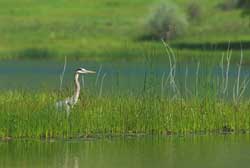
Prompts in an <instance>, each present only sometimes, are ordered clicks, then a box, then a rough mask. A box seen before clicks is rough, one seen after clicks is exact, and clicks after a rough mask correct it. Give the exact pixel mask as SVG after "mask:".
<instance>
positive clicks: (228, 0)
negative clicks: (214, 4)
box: [219, 0, 242, 10]
mask: <svg viewBox="0 0 250 168" xmlns="http://www.w3.org/2000/svg"><path fill="white" fill-rule="evenodd" d="M240 1H242V0H224V1H223V2H222V3H220V4H219V8H221V9H222V10H232V9H235V8H238V7H239V6H240V4H241V2H240Z"/></svg>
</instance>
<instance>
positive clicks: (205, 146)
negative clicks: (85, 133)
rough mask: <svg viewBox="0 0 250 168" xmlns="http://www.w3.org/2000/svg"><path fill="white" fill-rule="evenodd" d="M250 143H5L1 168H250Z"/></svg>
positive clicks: (174, 139)
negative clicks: (249, 167)
mask: <svg viewBox="0 0 250 168" xmlns="http://www.w3.org/2000/svg"><path fill="white" fill-rule="evenodd" d="M249 142H250V136H249V135H213V136H185V137H181V136H170V137H150V136H149V137H139V138H136V137H132V138H129V137H126V138H111V139H95V140H79V139H78V140H77V139H76V140H68V141H64V140H55V141H53V140H52V141H42V140H13V141H7V142H4V141H2V142H1V141H0V158H1V161H0V167H4V168H13V167H19V168H33V167H36V168H39V167H41V168H44V167H48V168H57V167H58V168H59V167H60V168H79V167H91V168H100V167H102V168H117V167H119V168H128V167H130V168H152V167H157V168H161V167H162V168H163V167H176V168H179V167H180V168H181V167H188V168H189V167H190V168H194V167H197V168H198V167H203V168H211V167H220V168H224V167H225V168H235V167H248V166H249V160H250V151H249V148H250V143H249Z"/></svg>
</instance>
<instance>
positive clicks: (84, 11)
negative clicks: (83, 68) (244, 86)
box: [0, 0, 250, 60]
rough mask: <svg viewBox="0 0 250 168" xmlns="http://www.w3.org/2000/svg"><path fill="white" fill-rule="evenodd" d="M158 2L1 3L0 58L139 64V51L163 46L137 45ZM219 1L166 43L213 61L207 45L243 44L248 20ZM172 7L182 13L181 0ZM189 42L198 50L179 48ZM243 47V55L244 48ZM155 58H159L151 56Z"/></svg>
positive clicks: (212, 2)
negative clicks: (177, 8)
mask: <svg viewBox="0 0 250 168" xmlns="http://www.w3.org/2000/svg"><path fill="white" fill-rule="evenodd" d="M159 1H160V0H153V1H152V0H136V1H135V0H128V1H119V2H118V1H114V0H94V1H88V0H82V1H79V0H74V1H64V0H55V1H48V0H45V1H39V2H37V1H34V0H25V1H17V0H11V1H9V0H2V1H1V2H0V11H1V12H0V22H1V25H0V37H1V38H0V59H12V58H15V59H16V58H18V59H20V58H28V59H30V58H33V59H34V58H56V59H61V58H64V56H65V55H67V56H69V59H70V58H72V59H97V60H101V59H140V58H141V57H142V56H143V55H144V54H145V53H148V52H151V50H149V49H148V50H145V49H143V51H144V52H141V50H142V48H148V46H150V48H152V47H153V48H157V49H159V48H161V46H162V44H161V42H160V41H148V40H141V38H142V37H143V36H145V22H146V20H147V18H148V16H149V15H150V11H151V9H152V8H153V7H154V6H155V4H158V3H159ZM221 2H223V0H221V1H217V0H206V1H203V2H202V3H201V4H200V5H201V8H202V11H203V12H202V15H201V19H200V21H198V22H190V26H189V29H188V33H187V34H185V35H184V36H181V37H179V38H177V39H175V40H173V41H171V45H173V46H177V47H176V50H178V52H183V53H185V54H183V55H184V56H183V57H185V56H187V57H188V56H189V57H190V56H193V55H197V56H199V57H202V58H205V57H207V55H208V56H209V55H214V57H216V55H218V54H217V53H216V52H215V53H214V52H213V48H216V45H215V47H211V46H210V45H207V43H222V44H223V45H224V46H227V43H228V41H231V42H235V43H238V44H239V43H240V42H241V41H246V42H248V40H249V33H250V29H249V25H248V23H249V22H248V18H242V16H241V11H240V10H239V9H232V10H228V11H224V10H221V9H219V8H218V5H219V4H220V3H221ZM175 3H176V4H177V5H178V6H180V8H181V9H182V10H183V11H185V10H186V8H187V6H188V2H186V1H184V0H178V1H175ZM190 43H191V44H198V45H191V46H190V45H184V46H185V47H178V45H179V44H190ZM182 46H183V45H182ZM238 46H239V45H238ZM245 46H246V47H245V48H244V49H245V50H246V52H248V50H249V48H247V46H248V45H245ZM204 48H209V50H210V51H209V52H208V54H207V55H206V54H205V56H204V55H201V54H196V53H197V52H200V51H203V50H204ZM211 48H212V51H211ZM238 48H239V47H238ZM224 49H225V47H224ZM224 49H223V48H222V49H220V50H224ZM236 55H237V54H236ZM155 56H156V57H157V56H161V54H160V53H155ZM246 60H247V58H246Z"/></svg>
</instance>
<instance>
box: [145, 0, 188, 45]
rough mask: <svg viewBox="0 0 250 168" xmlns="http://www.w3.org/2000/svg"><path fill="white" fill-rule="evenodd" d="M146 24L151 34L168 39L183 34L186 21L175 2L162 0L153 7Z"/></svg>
mask: <svg viewBox="0 0 250 168" xmlns="http://www.w3.org/2000/svg"><path fill="white" fill-rule="evenodd" d="M146 26H147V28H148V30H149V33H150V34H151V35H152V36H154V37H157V38H158V39H167V40H169V39H175V38H176V37H178V36H182V35H183V34H185V32H186V31H187V27H188V22H187V19H186V16H185V15H184V13H183V12H181V10H180V9H179V8H178V7H177V6H176V4H173V3H172V2H169V1H164V2H161V3H159V4H158V5H157V6H156V7H155V8H154V10H153V11H152V13H151V15H150V17H149V19H148V20H147V23H146Z"/></svg>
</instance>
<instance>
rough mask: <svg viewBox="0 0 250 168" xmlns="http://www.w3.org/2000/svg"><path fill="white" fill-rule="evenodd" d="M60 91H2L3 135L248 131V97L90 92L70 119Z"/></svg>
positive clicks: (0, 119) (0, 122)
mask: <svg viewBox="0 0 250 168" xmlns="http://www.w3.org/2000/svg"><path fill="white" fill-rule="evenodd" d="M57 98H58V96H57V94H56V93H55V92H44V93H43V92H37V93H31V92H24V91H14V92H13V91H5V92H4V93H3V94H1V95H0V100H1V101H0V102H1V106H0V137H1V138H7V137H11V138H56V137H58V138H70V137H89V136H106V135H126V134H135V135H137V134H141V133H142V134H187V133H224V132H235V133H239V132H248V131H249V129H250V111H249V105H250V104H249V101H241V102H240V103H238V104H234V103H231V102H230V101H221V100H218V99H216V98H213V97H212V96H206V97H203V98H202V99H200V98H195V97H189V98H187V99H174V100H173V99H170V98H167V97H166V98H164V99H161V98H160V96H157V95H152V94H148V93H147V94H146V93H145V94H141V95H135V94H132V93H131V94H125V95H118V94H117V95H110V96H108V95H106V96H102V97H98V96H95V95H91V94H88V93H85V94H84V96H82V98H81V100H80V102H79V103H78V104H77V105H76V106H75V107H74V108H73V109H72V111H71V114H70V116H69V118H67V117H66V113H65V112H57V111H56V110H55V105H54V104H55V101H56V100H57Z"/></svg>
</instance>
